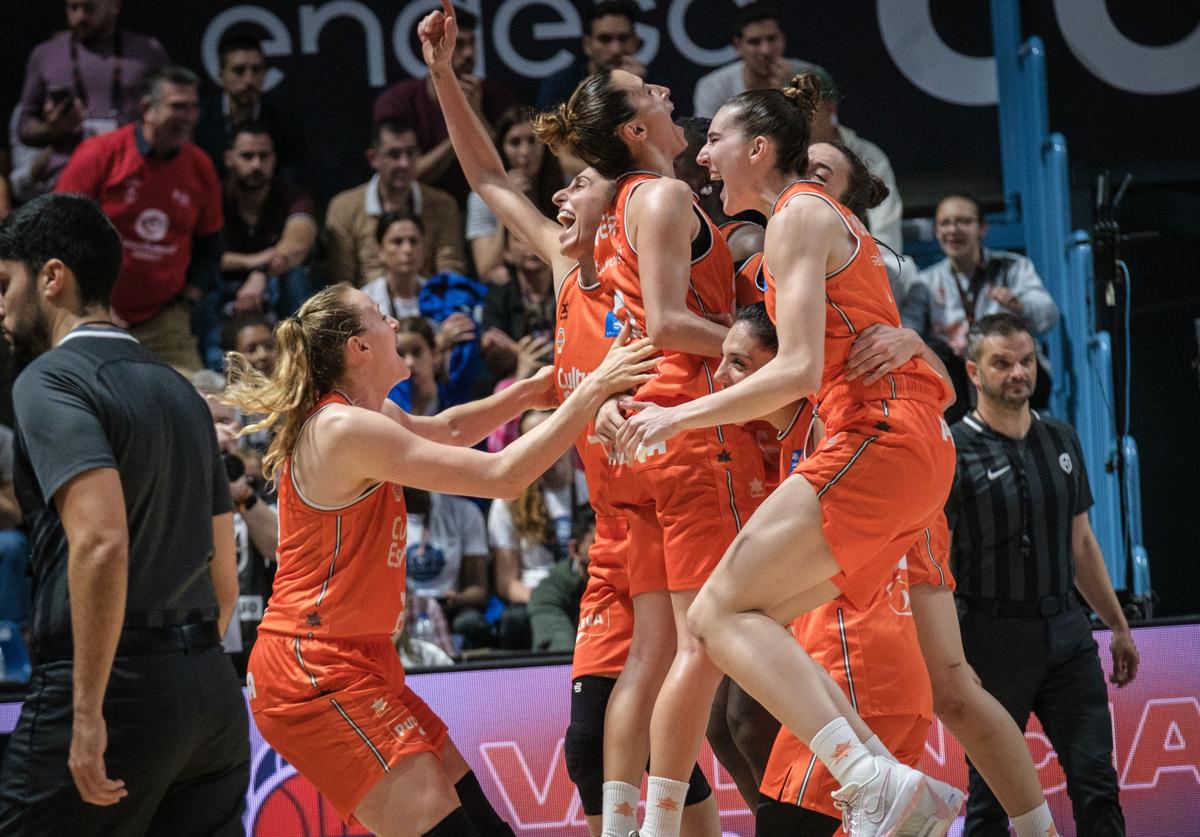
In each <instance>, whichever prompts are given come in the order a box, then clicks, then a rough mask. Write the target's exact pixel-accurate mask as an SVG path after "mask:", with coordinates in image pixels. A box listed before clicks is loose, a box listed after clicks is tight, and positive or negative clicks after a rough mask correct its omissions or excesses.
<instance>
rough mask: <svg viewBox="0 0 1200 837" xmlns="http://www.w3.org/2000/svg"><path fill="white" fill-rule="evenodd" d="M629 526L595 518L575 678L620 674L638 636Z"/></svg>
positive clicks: (620, 519) (574, 663)
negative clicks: (632, 596) (629, 562)
mask: <svg viewBox="0 0 1200 837" xmlns="http://www.w3.org/2000/svg"><path fill="white" fill-rule="evenodd" d="M628 552H629V523H628V521H627V520H626V518H624V517H599V516H597V517H596V541H595V543H593V544H592V548H591V550H589V552H588V581H587V587H586V588H584V591H583V599H582V600H581V601H580V603H579V629H578V631H577V633H576V634H575V656H574V658H573V659H572V661H571V679H572V680H575V679H576V678H578V677H583V676H585V675H589V674H618V673H620V671H621V670H622V669H624V668H625V658H626V657H627V656H629V642H630V640H631V639H632V638H633V603H632V602H631V601H630V600H629V574H628V568H627V567H626V562H627V557H628Z"/></svg>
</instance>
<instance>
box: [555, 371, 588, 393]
mask: <svg viewBox="0 0 1200 837" xmlns="http://www.w3.org/2000/svg"><path fill="white" fill-rule="evenodd" d="M586 377H587V373H586V372H584V371H582V370H579V369H576V368H575V367H574V366H572V367H571V368H570V369H564V368H562V367H561V366H560V367H558V388H559V389H561V390H562V393H563V398H566V397H567V396H568V395H570V394H571V393H572V392H574V391H575V389H576V388H577V387H578V386H579V385H580V384H582V383H583V379H584V378H586Z"/></svg>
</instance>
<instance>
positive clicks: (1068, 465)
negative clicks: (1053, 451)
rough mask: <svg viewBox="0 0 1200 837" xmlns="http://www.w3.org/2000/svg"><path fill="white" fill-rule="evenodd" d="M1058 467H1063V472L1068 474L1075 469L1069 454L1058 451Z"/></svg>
mask: <svg viewBox="0 0 1200 837" xmlns="http://www.w3.org/2000/svg"><path fill="white" fill-rule="evenodd" d="M1058 467H1060V468H1062V469H1063V473H1064V474H1069V473H1071V471H1073V470H1075V465H1074V463H1072V462H1071V454H1069V453H1060V454H1059V455H1058Z"/></svg>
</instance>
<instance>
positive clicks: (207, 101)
mask: <svg viewBox="0 0 1200 837" xmlns="http://www.w3.org/2000/svg"><path fill="white" fill-rule="evenodd" d="M217 61H218V64H217V66H218V70H217V88H216V89H215V90H210V91H208V92H207V93H206V94H205V95H204V96H203V97H202V98H201V100H200V121H199V122H197V123H196V145H198V146H200V147H201V148H202V149H204V151H205V152H206V153H207V154H208V156H209V157H211V158H212V161H213V165H214V166H216V168H217V175H218V176H219V177H221V178H222V179H224V178H225V173H226V166H227V165H228V164H227V163H226V156H227V153H228V151H229V149H230V148H231V147H232V145H233V140H234V138H235V136H236V134H237V129H238V127H239V126H240V125H242V124H243V123H246V122H255V123H258V124H260V125H263V126H265V128H266V130H267V131H268V132H270V134H271V137H272V138H273V139H274V140H275V157H276V161H277V165H276V169H277V170H278V173H279V176H280V177H281V178H283V179H284V180H286V181H288V182H289V183H295V184H300V183H303V182H304V179H303V178H304V129H303V128H302V127H301V126H300V125H299V124H298V123H297V122H296V121H295V120H293V119H292V118H291V117H290V116H289V115H288V114H287V113H286V112H284V111H281V110H280V109H279V108H277V107H275V106H274V105H273V104H271V102H269V101H267V100H265V99H264V98H263V83H264V81H265V80H266V76H267V58H266V55H265V54H264V53H263V50H262V44H261V43H259V41H258V39H257V38H255V37H253V36H251V35H246V34H237V33H234V34H231V35H227V36H226V37H224V38H222V39H221V42H220V44H219V45H218V46H217Z"/></svg>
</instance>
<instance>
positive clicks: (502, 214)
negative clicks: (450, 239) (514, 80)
mask: <svg viewBox="0 0 1200 837" xmlns="http://www.w3.org/2000/svg"><path fill="white" fill-rule="evenodd" d="M442 7H443V9H444V11H434V12H431V13H430V14H429V15H427V16H426V17H425V19H424V20H422V21H421V23H420V25H419V26H418V27H417V34H418V36H419V37H420V39H421V50H422V53H423V54H424V56H425V63H426V64H427V65H428V66H429V78H430V79H431V80H432V81H433V89H434V90H435V91H436V92H437V97H438V102H439V103H440V104H441V106H442V116H443V117H444V118H445V120H446V129H447V130H448V131H449V132H450V142H451V143H452V144H453V146H454V151H455V153H457V154H458V162H459V164H460V165H461V166H462V170H463V173H465V174H466V176H467V181H468V182H469V183H470V184H471V188H472V189H474V190H475V192H476V194H478V195H479V197H481V198H483V201H484V203H486V204H487V205H488V206H489V207H490V208H491V210H492V212H494V213H496V217H497V218H499V219H500V223H502V224H504V226H506V227H508V228H509V229H510V230H511V231H513V232H515V233H516V234H517V235H519V236H520V237H521V238H522V239H524V240H525V241H526V242H527V243H528V244H529V246H530V247H532V248H533V250H534V251H535V252H536V253H537V254H538V257H539V258H541V259H542V261H544V262H546V263H547V264H549V265H551V266H552V267H553V268H554V274H555V275H556V276H559V275H561V274H563V273H565V272H566V270H568V269H570V264H568V263H567V261H566V260H565V259H564V258H563V257H562V255H561V254H560V253H559V251H558V233H559V227H558V225H557V224H555V223H554V222H553V221H551V220H550V219H549V218H547V217H546V216H544V215H543V214H542V213H541V212H539V211H538V208H537V207H536V206H534V205H533V203H532V202H531V201H530V200H529V198H527V197H526V196H525V194H524V192H522V191H521V190H520V189H519V188H517V187H516V186H515V185H514V184H513V182H512V181H511V180H509V178H508V174H507V173H506V172H505V171H504V164H503V163H502V162H501V160H500V155H499V154H498V153H497V152H496V146H495V145H494V144H493V142H492V138H491V136H490V135H489V133H488V131H487V128H486V127H484V125H483V123H482V122H481V121H480V119H479V116H478V115H477V114H476V113H475V111H474V110H473V109H472V108H471V105H470V103H469V102H468V101H467V96H466V94H465V93H464V92H463V89H462V86H461V85H460V84H459V83H458V80H457V79H456V78H455V76H454V71H453V70H452V69H451V67H450V55H451V53H452V52H453V51H454V38H455V35H456V34H457V33H458V24H457V22H456V21H455V19H454V8H453V6H451V5H450V3H449V0H443V3H442Z"/></svg>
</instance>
